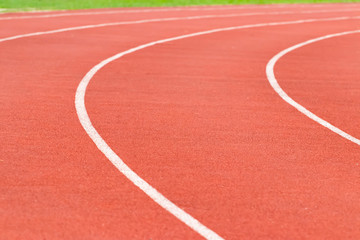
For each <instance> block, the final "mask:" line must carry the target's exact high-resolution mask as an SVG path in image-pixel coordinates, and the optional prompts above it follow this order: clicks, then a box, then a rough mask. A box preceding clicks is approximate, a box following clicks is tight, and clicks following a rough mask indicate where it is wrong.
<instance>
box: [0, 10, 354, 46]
mask: <svg viewBox="0 0 360 240" xmlns="http://www.w3.org/2000/svg"><path fill="white" fill-rule="evenodd" d="M342 11H345V12H347V11H357V9H355V10H354V9H346V10H345V9H343V10H341V9H338V10H334V11H326V10H320V11H304V12H301V13H319V12H342ZM296 13H299V12H291V11H285V12H273V13H266V12H254V13H240V14H224V15H203V16H190V17H171V18H154V19H144V20H134V21H124V22H112V23H101V24H91V25H84V26H78V27H68V28H60V29H56V30H50V31H42V32H34V33H26V34H19V35H15V36H11V37H6V38H0V43H1V42H6V41H10V40H15V39H20V38H26V37H33V36H40V35H47V34H53V33H61V32H69V31H76V30H84V29H90V28H100V27H110V26H118V25H130V24H142V23H154V22H165V21H179V20H196V19H207V18H231V17H241V16H251V15H271V14H274V15H280V14H296ZM357 18H359V16H355V17H336V18H323V19H318V20H319V21H333V20H346V19H357Z"/></svg>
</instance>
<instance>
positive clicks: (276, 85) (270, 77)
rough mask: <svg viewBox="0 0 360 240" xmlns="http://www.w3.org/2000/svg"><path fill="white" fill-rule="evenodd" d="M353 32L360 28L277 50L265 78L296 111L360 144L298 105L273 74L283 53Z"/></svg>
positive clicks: (357, 31)
mask: <svg viewBox="0 0 360 240" xmlns="http://www.w3.org/2000/svg"><path fill="white" fill-rule="evenodd" d="M354 33H360V30H355V31H347V32H342V33H335V34H329V35H326V36H323V37H318V38H315V39H311V40H308V41H306V42H302V43H299V44H296V45H294V46H292V47H289V48H287V49H285V50H283V51H281V52H279V53H278V54H276V55H275V56H274V57H273V58H272V59H271V60H270V61H269V62H268V64H267V65H266V75H267V78H268V80H269V83H270V85H271V86H272V88H273V89H274V90H275V92H276V93H277V94H279V96H280V97H281V98H282V99H283V100H284V101H285V102H287V103H288V104H290V105H291V106H293V107H294V108H296V109H297V110H298V111H300V112H301V113H303V114H305V115H306V116H307V117H309V118H310V119H312V120H314V121H315V122H317V123H319V124H321V125H322V126H324V127H326V128H328V129H330V130H331V131H333V132H334V133H337V134H339V135H340V136H342V137H343V138H346V139H347V140H349V141H351V142H353V143H355V144H357V145H360V139H358V138H355V137H353V136H351V135H350V134H348V133H346V132H344V131H342V130H341V129H339V128H337V127H335V126H334V125H332V124H330V123H329V122H327V121H325V120H324V119H322V118H320V117H318V116H317V115H315V114H314V113H312V112H310V111H309V110H307V109H306V108H305V107H304V106H302V105H300V104H299V103H297V102H295V101H294V100H293V99H292V98H291V97H289V95H287V94H286V93H285V91H284V90H283V89H282V88H281V87H280V85H279V83H278V81H277V79H276V78H275V74H274V66H275V64H276V62H277V61H278V60H279V59H280V58H281V57H282V56H284V55H285V54H287V53H289V52H291V51H293V50H295V49H297V48H300V47H303V46H305V45H308V44H311V43H314V42H318V41H321V40H325V39H328V38H333V37H339V36H343V35H346V34H354Z"/></svg>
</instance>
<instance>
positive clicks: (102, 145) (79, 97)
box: [75, 18, 349, 240]
mask: <svg viewBox="0 0 360 240" xmlns="http://www.w3.org/2000/svg"><path fill="white" fill-rule="evenodd" d="M344 19H349V18H337V19H336V20H344ZM332 20H334V19H332ZM316 21H324V20H323V19H322V20H319V19H308V20H298V21H288V22H273V23H260V24H251V25H243V26H236V27H227V28H219V29H213V30H208V31H202V32H197V33H192V34H186V35H181V36H178V37H172V38H167V39H163V40H159V41H154V42H150V43H147V44H143V45H140V46H138V47H135V48H131V49H129V50H127V51H124V52H121V53H118V54H116V55H114V56H112V57H110V58H108V59H105V60H104V61H102V62H100V63H99V64H97V65H96V66H94V67H93V68H92V69H91V70H90V71H89V72H88V73H87V74H86V75H85V77H84V78H83V79H82V80H81V82H80V84H79V86H78V88H77V90H76V94H75V107H76V112H77V114H78V117H79V120H80V123H81V125H82V126H83V128H84V129H85V131H86V133H87V134H88V135H89V137H90V138H91V139H92V140H93V142H94V143H95V145H96V146H97V147H98V149H99V150H100V151H101V152H102V153H103V154H104V155H105V156H106V157H107V158H108V159H109V160H110V161H111V162H112V163H113V164H114V166H115V167H116V168H117V169H118V170H119V171H120V172H121V173H123V174H124V175H125V176H126V177H127V178H128V179H129V180H130V181H131V182H133V183H134V184H135V185H136V186H137V187H139V188H140V189H141V190H142V191H144V193H145V194H147V195H148V196H149V197H150V198H151V199H153V200H154V201H155V202H156V203H158V204H159V205H160V206H161V207H163V208H164V209H166V210H167V211H168V212H170V213H171V214H172V215H174V216H175V217H177V218H178V219H179V220H180V221H182V222H184V223H185V224H186V225H188V226H189V227H190V228H192V229H193V230H194V231H196V232H197V233H199V234H200V235H201V236H203V237H204V238H206V239H216V240H217V239H222V238H221V237H220V236H219V235H218V234H216V233H215V232H213V231H212V230H210V229H209V228H207V227H206V226H205V225H203V224H202V223H200V222H199V221H198V220H196V219H195V218H193V217H192V216H191V215H190V214H188V213H186V212H185V211H184V210H182V209H181V208H179V207H178V206H176V205H175V204H174V203H172V202H171V201H170V200H169V199H167V198H166V197H165V196H164V195H162V194H161V193H160V192H158V191H157V190H156V189H155V188H153V187H152V186H151V185H150V184H148V183H147V182H146V181H145V180H143V179H142V178H141V177H140V176H138V175H137V174H136V173H135V172H134V171H133V170H131V169H130V168H129V167H128V166H127V165H126V164H125V163H124V162H123V160H122V159H121V158H120V157H119V156H118V155H117V154H116V153H115V152H114V151H113V150H112V149H111V148H110V146H109V145H107V143H106V142H105V140H104V139H103V138H102V137H101V136H100V134H99V133H98V132H97V130H96V129H95V128H94V126H93V125H92V123H91V120H90V118H89V115H88V113H87V111H86V107H85V93H86V88H87V86H88V84H89V82H90V80H91V79H92V78H93V77H94V75H95V74H96V73H97V72H98V71H99V70H100V69H102V68H103V67H104V66H105V65H107V64H108V63H110V62H112V61H114V60H117V59H119V58H121V57H123V56H125V55H127V54H130V53H133V52H136V51H139V50H141V49H144V48H147V47H151V46H154V45H157V44H161V43H166V42H171V41H175V40H180V39H185V38H190V37H195V36H200V35H205V34H211V33H216V32H223V31H230V30H238V29H245V28H255V27H265V26H276V25H287V24H299V23H309V22H316ZM328 21H329V20H328Z"/></svg>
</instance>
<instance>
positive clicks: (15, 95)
mask: <svg viewBox="0 0 360 240" xmlns="http://www.w3.org/2000/svg"><path fill="white" fill-rule="evenodd" d="M284 18H285V17H284ZM294 18H295V17H294ZM254 20H257V21H259V20H264V19H255V18H249V19H246V20H243V21H244V22H245V21H249V22H250V21H254ZM231 21H232V20H231V19H228V20H222V21H219V20H215V19H214V20H212V21H210V22H209V21H208V20H203V21H199V22H198V23H196V24H194V22H183V23H182V24H179V25H177V27H176V29H174V25H173V23H163V24H159V23H157V24H150V25H149V26H148V27H149V30H150V29H152V31H149V32H147V33H144V31H143V29H142V28H141V27H140V26H139V27H134V26H127V27H123V28H121V29H118V28H110V29H101V30H100V29H98V30H96V31H93V30H87V31H83V32H78V33H76V32H74V33H71V34H65V33H64V34H59V35H56V36H55V35H54V36H50V35H49V36H44V37H37V38H36V39H24V40H21V41H20V40H16V41H13V42H7V43H3V44H4V45H3V46H1V47H2V50H3V51H2V57H1V61H2V62H1V72H2V75H1V85H2V86H1V89H6V90H7V91H5V92H4V91H2V92H1V100H2V102H3V103H4V104H3V105H2V111H1V112H2V114H1V118H2V122H6V123H7V124H6V126H5V128H4V129H3V130H2V131H3V133H4V134H2V136H1V137H2V140H1V142H4V143H6V145H4V146H5V148H4V149H3V150H2V152H1V156H2V160H3V161H2V162H3V163H4V164H3V165H5V167H4V168H2V170H1V171H2V173H1V174H2V176H5V177H4V179H5V181H4V183H3V185H2V186H1V189H2V192H4V194H2V199H1V200H2V202H1V206H3V209H7V211H5V214H4V216H5V219H3V224H2V226H6V227H5V229H6V231H5V234H6V235H5V236H9V237H10V238H14V237H18V236H19V235H20V236H25V235H26V236H30V238H34V239H35V238H38V237H39V234H40V235H41V236H42V237H43V236H45V237H50V238H52V239H60V238H61V239H63V238H68V239H72V238H73V239H76V238H79V237H80V236H81V237H87V238H90V239H91V238H94V239H96V238H99V237H101V238H103V239H106V238H109V239H111V238H114V237H116V238H119V237H122V238H130V237H131V238H135V239H137V238H138V239H143V238H145V237H146V238H149V237H153V238H155V239H164V238H165V239H166V238H172V239H177V238H178V239H184V238H189V239H196V238H197V237H198V236H197V235H196V234H194V233H193V232H192V231H191V230H189V229H188V228H186V227H185V226H183V225H182V224H181V223H179V222H178V221H176V219H174V218H173V217H171V216H168V215H167V214H165V213H164V212H163V210H162V209H161V208H159V207H158V206H157V205H156V204H154V203H152V202H151V201H150V200H149V199H148V198H146V197H145V196H144V195H143V194H142V193H141V192H139V191H137V190H136V188H135V187H133V186H131V185H130V184H129V183H128V181H127V180H126V179H124V178H123V177H122V176H119V173H118V172H117V171H116V170H115V169H114V168H113V167H112V166H111V165H110V164H109V163H108V162H107V160H106V159H105V158H104V157H102V156H101V154H100V153H99V152H98V150H96V149H94V147H93V145H92V144H91V143H90V142H89V140H88V139H87V136H86V135H85V133H84V132H83V130H82V129H81V127H80V126H79V124H78V123H77V119H76V116H75V111H74V109H73V106H72V105H73V97H74V96H73V94H74V90H75V89H76V86H77V83H78V81H79V79H81V77H82V75H83V73H85V72H86V71H87V70H88V69H90V67H91V66H93V65H95V64H96V63H97V62H98V61H100V60H102V59H104V58H106V57H108V56H110V55H111V54H113V53H114V51H115V50H117V51H121V50H125V49H127V48H130V47H132V46H135V45H137V44H141V43H144V42H147V41H151V40H157V39H159V38H162V37H163V38H164V37H168V36H169V35H178V34H179V33H184V32H192V31H196V30H202V29H208V28H209V26H210V25H209V24H211V26H214V27H218V26H220V27H221V26H226V25H227V26H229V24H230V25H233V22H231ZM349 27H350V26H349ZM124 32H126V33H127V34H128V35H127V37H126V38H122V39H120V40H119V38H118V36H119V35H121V34H122V33H124ZM220 40H224V39H222V38H221V39H220ZM220 40H219V41H220ZM233 40H234V41H235V40H236V39H233ZM45 41H46V42H47V44H46V45H44V42H45ZM99 42H101V43H102V44H101V45H99ZM199 44H200V43H198V44H197V45H199ZM105 46H106V47H105ZM207 46H209V49H210V46H212V45H207ZM185 49H186V46H185ZM190 50H193V49H190ZM182 51H183V49H181V48H180V52H182ZM205 53H206V52H205ZM151 56H158V52H156V53H155V55H153V53H152V54H150V55H149V56H148V57H151ZM219 56H221V55H219ZM223 57H224V56H223ZM148 59H149V58H148ZM24 62H26V63H28V64H26V65H24V64H23V63H24ZM136 62H138V59H136ZM179 63H182V64H183V61H180V62H179ZM189 63H190V62H189ZM193 63H194V64H195V63H196V64H197V62H193ZM13 64H18V66H19V67H18V68H17V69H14V68H13V67H12V66H13ZM130 66H133V67H135V69H138V66H142V65H141V62H139V63H135V64H130ZM128 69H132V68H131V67H129V68H128ZM155 69H156V68H155ZM34 70H36V71H34ZM160 70H161V71H162V70H163V69H160ZM203 70H206V71H209V70H208V68H203ZM136 71H137V70H136ZM136 71H134V72H136ZM24 75H25V76H26V79H24V77H23V76H24ZM150 76H151V74H150ZM165 76H166V75H165ZM9 79H10V80H9ZM152 79H153V78H152ZM30 80H31V81H30ZM109 86H110V85H109ZM98 100H99V99H98ZM118 100H119V99H118ZM93 104H94V105H95V106H98V107H99V108H94V110H93V111H96V112H99V113H100V111H103V110H104V114H103V116H106V114H105V113H107V112H106V110H107V109H106V108H105V105H104V106H99V105H96V103H93ZM114 104H117V103H114ZM103 108H104V109H103ZM108 110H109V109H108ZM188 110H189V109H188ZM190 110H191V109H190ZM186 112H187V111H184V112H181V111H180V113H182V114H183V113H186ZM140 113H142V112H140ZM93 114H94V113H93ZM186 114H187V115H188V114H190V116H192V115H191V114H192V113H189V112H187V113H186ZM65 115H66V116H69V117H66V118H65V119H64V116H65ZM130 116H131V115H130ZM132 116H136V117H139V116H137V115H136V114H135V115H132ZM175 116H176V114H175ZM185 116H186V115H184V117H185ZM171 118H172V117H171ZM139 119H141V118H139ZM190 119H191V118H190ZM105 120H106V121H108V122H107V123H110V122H109V120H110V121H111V120H113V119H112V118H109V119H108V118H106V119H105ZM160 120H161V121H164V122H163V123H165V122H166V121H165V120H168V118H167V117H166V116H165V117H164V118H160ZM101 121H102V120H101ZM24 122H26V124H24ZM124 123H126V124H135V125H136V124H138V122H135V123H132V122H131V121H125V122H124ZM175 123H176V122H175ZM218 123H219V122H218ZM226 124H228V123H226ZM112 125H113V123H111V124H110V125H108V126H107V128H109V127H111V126H112ZM135 125H134V126H135ZM143 125H144V124H140V126H143ZM116 126H117V127H118V125H116ZM179 127H180V129H183V128H184V127H183V126H182V125H180V126H179ZM204 127H205V126H204ZM108 130H109V131H111V134H118V133H117V131H118V130H116V132H115V133H114V129H110V128H109V129H108ZM125 130H126V129H125ZM135 130H136V129H135ZM138 130H140V132H139V133H143V132H141V131H142V129H141V128H139V129H138ZM204 130H205V129H202V131H204ZM169 133H171V132H169ZM125 134H126V133H125ZM128 134H136V131H134V132H133V133H128ZM147 134H151V133H147ZM147 134H145V135H143V136H144V137H142V138H143V139H144V140H143V141H145V142H144V143H148V142H147V140H146V139H147V137H151V135H147ZM160 136H161V135H160ZM200 136H201V135H200ZM175 137H176V135H175ZM223 137H224V136H223ZM224 139H226V138H224ZM170 140H171V139H170ZM137 141H138V140H137V139H135V140H134V141H133V143H132V146H131V148H127V151H129V152H128V153H125V152H124V154H131V153H130V150H131V151H132V150H135V151H137V154H142V151H138V149H137V147H139V146H140V145H138V143H137ZM116 142H117V141H116ZM74 143H77V144H74ZM158 143H159V142H157V141H155V142H154V143H153V144H155V145H157V144H158ZM125 144H127V143H125ZM130 145H131V144H130ZM152 146H154V145H143V146H142V147H141V146H140V147H141V148H143V151H144V150H146V149H150V148H151V147H152ZM164 146H166V145H164ZM193 146H194V147H195V148H196V146H198V147H201V146H200V145H196V144H195V145H193ZM219 146H221V145H219ZM127 147H129V146H127ZM174 147H175V146H173V148H174ZM173 148H169V149H168V150H171V151H174V150H176V149H177V147H176V148H175V149H173ZM180 148H181V147H180ZM201 148H202V147H201ZM161 149H164V148H163V147H161V148H160V150H161ZM199 149H200V148H198V149H197V154H200V152H199ZM203 150H206V149H203ZM208 150H209V149H207V151H208ZM187 151H188V150H187ZM133 153H136V152H133ZM184 153H186V152H183V153H181V152H179V153H177V152H176V151H174V152H172V153H168V154H170V157H173V158H174V159H176V160H177V159H178V156H177V155H178V154H184ZM195 153H196V151H195ZM205 153H206V151H205ZM157 154H162V153H161V152H156V153H155V156H156V155H157ZM143 156H146V155H143ZM160 156H162V155H160ZM163 157H166V155H164V156H162V157H159V156H158V157H157V158H156V159H157V160H159V163H161V161H163V160H164V159H163ZM175 157H176V158H175ZM99 159H100V160H99ZM149 159H153V158H149ZM188 159H189V158H188ZM135 161H137V159H136V158H135ZM200 162H202V161H200ZM187 163H188V162H182V163H181V162H179V164H187ZM106 164H107V165H106ZM200 165H201V164H199V166H200ZM138 166H139V167H140V168H143V166H144V165H138ZM153 167H154V166H152V165H151V166H150V165H149V166H148V167H147V168H148V170H153ZM159 167H161V166H159ZM162 167H165V166H162ZM165 168H166V167H165ZM168 168H171V167H169V166H168ZM95 169H96V171H95ZM180 169H182V168H180ZM196 169H197V167H196V168H194V169H193V170H196ZM79 170H81V171H79ZM170 170H171V169H170ZM172 170H173V171H174V170H176V169H172ZM182 170H184V172H183V173H181V172H180V171H175V172H177V173H176V174H175V175H172V177H171V178H169V176H168V175H167V174H168V173H166V172H163V173H160V172H157V173H159V174H165V175H164V176H163V178H162V180H165V179H166V181H168V183H172V181H175V180H176V179H174V176H178V175H179V174H180V177H181V176H184V174H186V173H188V172H187V171H188V169H186V168H184V169H182ZM155 171H157V170H155ZM19 172H21V173H22V178H21V179H20V178H19V177H18V176H19V175H18V173H19ZM218 174H220V175H222V174H223V173H222V174H221V172H220V171H218ZM186 176H187V174H186ZM155 177H156V176H155ZM160 177H161V176H160ZM148 179H150V180H153V179H151V178H150V177H149V178H148ZM178 179H181V181H179V182H178V184H179V183H180V182H182V181H183V180H184V179H183V178H178ZM194 179H195V176H194V178H193V180H194ZM44 182H45V183H46V184H44ZM208 183H214V182H211V181H210V182H208ZM215 185H216V184H215ZM174 186H175V185H174ZM187 186H188V185H187V183H185V184H184V185H183V186H182V188H179V189H180V191H178V192H177V193H176V194H177V195H173V196H174V197H175V198H177V197H178V196H179V194H180V195H182V191H185V190H186V191H188V190H189V191H190V193H191V192H193V191H195V189H194V188H190V189H187ZM208 186H209V185H208ZM199 189H201V190H204V188H199ZM199 189H198V190H199ZM206 189H209V188H208V187H207V188H206ZM217 190H218V189H217ZM230 190H231V189H230ZM223 191H225V189H223ZM212 192H213V191H210V193H212ZM199 193H200V192H199ZM220 193H221V192H220ZM187 196H189V195H187ZM224 196H226V195H224ZM205 197H206V196H205ZM49 199H51V201H49ZM190 199H192V200H191V202H189V201H188V199H187V198H186V196H185V195H184V196H183V197H180V202H183V203H184V204H185V206H184V204H180V206H182V207H183V208H184V209H186V210H187V209H190V210H191V212H194V209H193V206H199V204H197V205H192V204H193V202H192V201H195V202H198V203H200V202H202V200H203V197H202V198H200V197H199V198H197V196H196V195H191V196H190ZM207 201H209V200H206V204H205V205H204V207H203V208H199V210H200V211H202V213H203V214H198V215H199V216H200V218H201V219H208V217H209V218H210V217H212V213H209V208H208V207H207V205H208V202H207ZM210 201H212V200H210ZM177 202H178V201H177ZM14 203H17V204H16V207H15V209H14V205H15V204H14ZM214 206H216V205H214ZM201 209H202V210H201ZM219 211H222V209H219ZM215 212H218V211H216V210H215ZM55 213H56V215H57V217H56V218H54V217H53V215H54V214H55ZM204 214H205V215H206V214H209V216H205V217H204ZM217 214H218V213H217ZM219 214H220V215H221V216H223V217H221V218H219V219H229V218H227V217H226V215H225V213H224V215H222V213H219ZM14 216H16V217H14ZM231 216H233V217H234V215H231ZM219 219H217V218H215V219H212V220H210V219H209V220H207V221H209V223H210V225H211V226H216V225H218V226H217V227H215V228H216V229H220V230H221V232H226V234H225V235H229V236H230V237H231V236H233V237H236V236H239V235H241V234H243V232H241V231H239V230H240V229H237V228H234V229H232V230H228V229H226V228H224V227H223V225H225V224H228V223H229V222H226V221H225V222H222V220H219ZM229 225H230V224H229ZM19 226H22V228H21V229H22V231H21V232H19ZM119 226H121V227H119ZM169 226H171V229H169ZM228 228H230V226H228ZM238 228H240V226H239V227H238ZM238 231H239V232H238Z"/></svg>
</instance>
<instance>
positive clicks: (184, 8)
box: [0, 4, 360, 20]
mask: <svg viewBox="0 0 360 240" xmlns="http://www.w3.org/2000/svg"><path fill="white" fill-rule="evenodd" d="M321 6H322V5H291V4H290V5H286V4H285V5H247V6H226V7H182V8H181V7H178V8H157V9H151V8H150V9H133V10H114V11H93V12H66V13H54V14H43V15H30V16H14V17H2V18H0V20H15V19H32V18H53V17H64V16H86V15H103V14H118V13H148V12H174V11H218V10H236V9H267V8H287V7H294V8H296V7H301V8H303V7H305V8H306V7H311V8H312V7H321ZM325 6H331V5H325ZM344 6H346V7H354V6H360V4H344ZM324 10H326V9H324Z"/></svg>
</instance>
